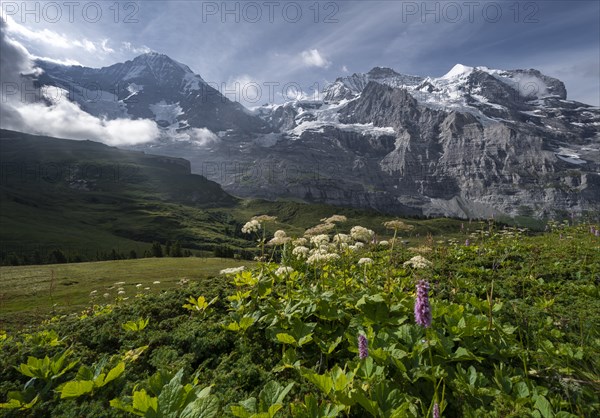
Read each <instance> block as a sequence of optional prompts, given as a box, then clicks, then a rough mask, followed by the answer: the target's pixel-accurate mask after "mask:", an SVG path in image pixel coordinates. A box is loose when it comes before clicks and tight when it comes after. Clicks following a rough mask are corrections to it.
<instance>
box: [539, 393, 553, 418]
mask: <svg viewBox="0 0 600 418" xmlns="http://www.w3.org/2000/svg"><path fill="white" fill-rule="evenodd" d="M535 408H536V409H537V410H538V411H540V413H541V414H542V416H543V417H544V418H552V417H554V413H553V412H552V405H550V402H548V399H546V398H545V397H543V396H538V397H537V399H536V400H535Z"/></svg>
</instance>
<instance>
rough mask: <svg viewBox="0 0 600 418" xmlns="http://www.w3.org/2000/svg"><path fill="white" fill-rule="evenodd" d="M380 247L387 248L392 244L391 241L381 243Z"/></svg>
mask: <svg viewBox="0 0 600 418" xmlns="http://www.w3.org/2000/svg"><path fill="white" fill-rule="evenodd" d="M379 245H381V246H382V247H387V246H389V245H390V242H389V241H385V240H383V241H379Z"/></svg>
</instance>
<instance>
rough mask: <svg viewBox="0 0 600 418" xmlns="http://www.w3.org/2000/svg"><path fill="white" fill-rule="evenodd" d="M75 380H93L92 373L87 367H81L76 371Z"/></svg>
mask: <svg viewBox="0 0 600 418" xmlns="http://www.w3.org/2000/svg"><path fill="white" fill-rule="evenodd" d="M75 380H94V372H93V371H92V369H90V368H89V367H88V366H81V367H80V368H79V370H78V371H77V375H76V376H75Z"/></svg>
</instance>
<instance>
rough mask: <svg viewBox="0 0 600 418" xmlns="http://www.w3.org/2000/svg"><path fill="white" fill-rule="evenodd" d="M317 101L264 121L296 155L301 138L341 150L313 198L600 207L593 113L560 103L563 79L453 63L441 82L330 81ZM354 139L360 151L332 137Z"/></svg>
mask: <svg viewBox="0 0 600 418" xmlns="http://www.w3.org/2000/svg"><path fill="white" fill-rule="evenodd" d="M390 71H391V70H390ZM382 73H383V74H384V75H385V76H384V77H380V78H379V79H378V80H377V79H376V78H377V77H374V74H382ZM406 80H408V81H406ZM361 83H366V84H364V85H363V84H361ZM324 97H325V101H324V103H321V104H320V106H319V105H316V104H314V103H311V108H307V106H305V105H304V104H303V103H295V104H289V103H288V104H286V105H285V109H286V110H285V115H286V123H285V124H283V123H282V120H283V118H281V117H280V116H279V115H283V113H281V109H282V108H276V109H275V110H274V111H273V112H271V113H270V114H269V117H271V118H272V119H271V123H274V124H275V126H279V127H283V126H287V127H288V128H287V129H285V128H284V130H285V135H283V136H282V138H284V139H283V140H282V143H283V142H285V141H286V140H288V141H290V140H291V141H294V142H295V145H296V146H298V150H297V151H295V152H298V153H300V154H302V155H306V153H305V152H303V151H301V149H304V148H305V147H309V148H310V147H311V145H310V144H308V143H306V141H307V139H308V138H312V137H313V136H314V137H317V138H319V139H318V140H316V141H319V144H320V145H319V146H320V148H321V149H322V150H323V149H324V143H327V144H329V143H331V142H332V139H336V141H335V142H334V143H336V144H337V146H338V149H336V150H333V149H330V150H328V151H327V152H328V153H332V154H333V155H335V156H336V158H335V161H331V162H330V163H327V164H325V165H326V166H327V167H328V168H331V167H334V166H338V167H339V169H338V170H337V172H333V170H325V171H323V170H321V172H320V174H321V175H322V176H327V177H328V178H332V179H335V181H332V182H331V184H326V183H322V184H320V185H319V187H318V188H317V187H316V185H317V184H318V183H317V182H316V181H312V182H311V183H310V185H311V186H312V189H310V188H309V189H310V196H311V197H313V198H314V197H315V196H318V199H319V200H322V201H327V202H330V203H339V202H340V201H342V200H343V199H344V198H345V199H346V202H347V203H349V204H352V205H359V206H368V207H372V208H375V209H378V210H381V211H384V212H396V213H397V212H406V211H412V212H419V213H422V214H427V215H446V216H447V215H451V216H461V217H485V216H491V215H494V214H498V215H500V214H506V215H511V216H515V215H520V214H524V215H533V216H538V217H542V216H554V215H557V214H561V213H562V214H564V213H566V212H577V213H581V212H598V211H600V204H599V202H600V174H599V173H600V164H599V163H600V136H599V134H598V128H599V127H600V112H599V111H598V109H597V108H593V107H590V106H587V105H584V104H582V103H577V102H573V101H569V100H566V89H565V87H564V84H563V83H562V82H561V81H559V80H557V79H554V78H551V77H547V76H545V75H543V74H541V73H540V72H539V71H537V70H514V71H501V70H490V69H487V68H484V67H477V68H471V67H465V66H461V65H457V66H456V67H454V68H453V69H452V70H451V71H450V72H449V73H448V74H447V75H445V76H444V77H440V78H438V79H431V78H421V79H418V78H417V77H412V76H411V77H410V78H405V77H403V76H401V75H399V74H397V73H393V74H392V73H390V72H389V71H387V70H383V69H374V70H373V71H371V72H369V73H367V74H364V75H356V74H355V75H353V76H351V77H348V78H345V79H338V80H337V81H336V82H335V83H333V84H332V85H331V86H330V87H328V88H327V89H326V90H325V92H324ZM292 109H295V112H293V111H292ZM294 114H295V120H296V122H297V123H296V124H292V123H291V122H290V120H289V119H290V117H291V115H294ZM305 121H307V122H305ZM333 127H335V129H332V128H333ZM350 134H353V135H351V136H354V138H355V142H359V143H361V144H362V148H361V152H362V153H363V155H360V153H359V152H358V151H357V148H356V146H354V147H353V146H351V145H350V144H349V143H348V142H347V141H343V140H340V139H341V138H343V137H345V136H347V135H350ZM390 138H393V139H394V141H393V147H392V148H391V149H390V148H387V147H389V145H390V142H389V141H390ZM313 142H315V141H314V140H313ZM300 144H302V145H301V146H300ZM384 144H385V145H384ZM312 146H313V147H314V146H315V145H312ZM342 150H343V152H342ZM375 150H381V152H380V153H377V152H374V151H375ZM350 155H352V158H350ZM345 156H348V158H344V157H345ZM366 156H368V157H367V158H365V157H366ZM281 158H283V159H288V160H289V157H286V156H281ZM307 159H314V160H319V161H326V159H325V157H324V156H311V157H309V158H307ZM341 167H343V168H341ZM349 179H356V180H358V179H360V181H357V182H354V185H353V186H350V185H349V184H347V183H350V181H349ZM357 183H359V184H360V187H359V186H358V185H357ZM337 187H343V188H345V189H346V190H352V191H353V192H352V196H345V197H341V196H340V193H339V192H338V190H337ZM315 188H317V190H314V189H315ZM239 192H243V191H241V190H239ZM292 194H294V193H292ZM295 194H296V196H298V197H301V195H302V192H298V191H296V192H295ZM355 195H357V196H355ZM408 208H410V209H408Z"/></svg>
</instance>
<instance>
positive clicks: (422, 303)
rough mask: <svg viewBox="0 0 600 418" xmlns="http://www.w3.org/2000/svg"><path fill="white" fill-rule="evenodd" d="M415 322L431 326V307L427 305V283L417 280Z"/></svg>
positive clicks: (423, 325) (425, 326)
mask: <svg viewBox="0 0 600 418" xmlns="http://www.w3.org/2000/svg"><path fill="white" fill-rule="evenodd" d="M415 322H416V323H417V324H418V325H421V326H422V327H424V328H427V327H430V326H431V307H430V306H429V283H427V281H425V280H419V283H417V300H416V302H415Z"/></svg>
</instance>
